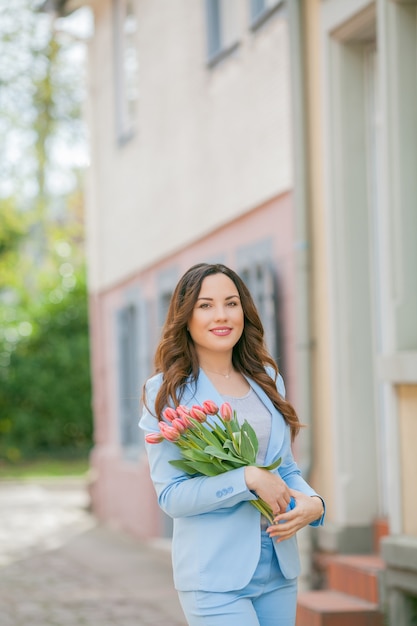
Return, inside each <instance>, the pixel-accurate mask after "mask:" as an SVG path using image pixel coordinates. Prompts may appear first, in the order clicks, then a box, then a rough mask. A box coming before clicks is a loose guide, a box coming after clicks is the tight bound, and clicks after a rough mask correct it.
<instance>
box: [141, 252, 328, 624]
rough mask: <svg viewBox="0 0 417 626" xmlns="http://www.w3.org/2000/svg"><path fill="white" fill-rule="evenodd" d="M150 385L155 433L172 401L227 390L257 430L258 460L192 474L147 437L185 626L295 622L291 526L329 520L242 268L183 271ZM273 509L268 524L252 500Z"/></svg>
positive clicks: (226, 396) (149, 419) (145, 422)
mask: <svg viewBox="0 0 417 626" xmlns="http://www.w3.org/2000/svg"><path fill="white" fill-rule="evenodd" d="M155 365H156V372H157V373H156V374H155V375H154V376H153V377H152V378H150V379H149V380H148V381H147V383H146V386H145V389H144V407H145V408H144V412H143V415H142V418H141V420H140V426H141V428H143V429H144V430H145V431H146V432H147V433H152V432H158V430H159V429H158V420H160V419H162V412H163V410H164V408H166V407H167V406H178V405H179V404H182V405H186V406H188V407H190V408H191V407H192V406H193V405H195V404H198V405H201V404H202V403H203V402H204V401H205V400H213V401H214V402H215V403H216V404H217V405H221V404H222V403H223V402H225V401H227V402H229V403H230V404H231V405H232V408H233V409H235V410H236V411H237V415H238V419H239V421H243V420H244V419H247V420H248V422H250V423H251V425H252V426H253V427H254V429H255V431H256V433H257V436H258V441H259V451H258V456H257V463H258V464H261V465H268V464H270V463H272V462H273V461H274V460H276V459H277V458H279V457H281V458H282V462H281V465H280V466H279V467H278V469H277V470H275V471H268V470H265V469H261V468H260V467H256V466H249V467H242V468H239V469H235V470H231V471H228V472H226V473H224V474H220V475H219V476H214V477H206V476H200V475H196V476H189V475H188V474H185V473H182V472H181V471H180V470H178V469H175V468H174V467H173V465H172V464H170V463H169V461H170V460H172V459H176V458H180V453H179V450H178V447H177V446H175V445H174V444H173V443H170V442H168V441H163V442H162V443H160V444H158V445H151V444H147V453H148V457H149V464H150V471H151V476H152V480H153V483H154V486H155V489H156V492H157V496H158V503H159V505H160V507H161V508H162V509H163V511H165V513H166V514H167V515H169V516H171V517H172V518H173V519H174V531H173V542H172V558H173V570H174V583H175V587H176V589H177V590H178V594H179V599H180V602H181V606H182V608H183V610H184V613H185V615H186V618H187V620H188V623H189V625H190V626H200V625H203V624H205V625H207V626H259V625H260V626H294V624H295V612H296V594H297V576H298V575H299V572H300V564H299V558H298V551H297V543H296V532H297V531H298V530H300V528H302V527H304V526H306V525H307V524H311V525H313V526H318V525H320V524H322V523H323V517H324V505H323V501H322V499H321V497H320V496H318V495H317V494H316V493H315V492H314V490H313V489H312V488H311V487H310V486H309V485H308V484H307V483H306V482H305V481H304V480H303V478H302V477H301V474H300V471H299V469H298V467H297V465H296V463H295V461H294V459H293V456H292V452H291V441H292V439H294V437H295V436H296V434H297V433H298V431H299V428H300V424H299V421H298V418H297V415H296V413H295V411H294V409H293V407H292V406H291V405H290V404H289V403H288V402H287V401H286V400H285V398H284V395H285V389H284V383H283V380H282V378H281V376H280V375H279V374H278V368H277V366H276V364H275V362H274V361H273V359H272V358H271V356H270V355H269V354H268V352H267V350H266V348H265V344H264V339H263V328H262V323H261V321H260V319H259V315H258V313H257V311H256V308H255V305H254V302H253V300H252V297H251V295H250V293H249V291H248V289H247V287H246V286H245V284H244V283H243V281H242V280H241V279H240V278H239V276H238V275H237V274H236V273H235V272H234V271H232V270H231V269H229V268H227V267H226V266H224V265H220V264H216V265H210V264H206V263H201V264H198V265H195V266H193V267H192V268H191V269H189V270H188V271H187V272H186V273H185V274H184V276H183V277H182V278H181V279H180V281H179V283H178V285H177V287H176V289H175V291H174V294H173V296H172V299H171V303H170V307H169V310H168V314H167V319H166V322H165V326H164V328H163V332H162V338H161V341H160V343H159V346H158V348H157V351H156V356H155ZM256 498H262V499H263V500H265V502H267V504H269V506H270V507H271V509H272V511H273V513H274V524H269V523H268V522H267V520H266V519H265V518H263V517H262V516H261V515H260V513H259V511H258V510H257V509H256V508H255V507H253V506H249V502H250V500H254V499H256Z"/></svg>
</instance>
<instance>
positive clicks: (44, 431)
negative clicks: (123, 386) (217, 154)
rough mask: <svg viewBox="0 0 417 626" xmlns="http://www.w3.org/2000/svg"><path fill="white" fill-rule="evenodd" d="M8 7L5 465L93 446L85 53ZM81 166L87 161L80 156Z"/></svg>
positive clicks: (2, 219)
mask: <svg viewBox="0 0 417 626" xmlns="http://www.w3.org/2000/svg"><path fill="white" fill-rule="evenodd" d="M38 6H39V2H38V1H37V0H16V1H14V2H9V3H3V4H2V5H1V6H0V50H1V54H0V141H1V144H2V149H3V156H4V158H3V161H2V168H0V459H7V460H8V461H9V462H17V461H19V460H20V459H24V458H28V457H30V456H33V455H36V454H44V453H46V452H49V453H54V454H56V453H58V452H59V454H61V453H62V452H63V451H70V450H75V451H79V452H80V451H83V452H84V454H85V451H86V450H88V449H89V448H90V446H91V437H92V418H91V400H90V396H91V393H90V372H89V350H88V348H89V345H88V321H87V294H86V288H85V279H84V273H85V272H84V251H83V193H82V182H83V181H82V171H81V170H80V162H82V161H84V162H85V161H86V147H85V133H84V125H83V122H82V119H81V116H80V104H81V102H82V98H83V94H84V85H83V54H84V53H83V50H84V52H85V46H84V45H83V44H82V42H79V41H77V40H76V39H74V38H73V37H72V36H71V35H70V34H69V33H68V32H67V31H65V29H64V28H63V27H62V25H61V26H59V27H57V26H58V25H57V24H54V23H53V22H52V20H51V17H50V16H48V15H47V14H45V13H42V12H39V11H37V10H36V9H37V7H38ZM83 155H84V157H83Z"/></svg>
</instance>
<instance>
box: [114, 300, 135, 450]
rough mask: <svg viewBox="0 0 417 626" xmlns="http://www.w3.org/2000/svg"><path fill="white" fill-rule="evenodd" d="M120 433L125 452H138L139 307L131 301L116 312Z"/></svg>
mask: <svg viewBox="0 0 417 626" xmlns="http://www.w3.org/2000/svg"><path fill="white" fill-rule="evenodd" d="M117 347H118V350H117V354H118V368H117V369H118V382H119V433H120V443H121V445H122V447H123V449H124V452H125V454H126V456H128V457H130V456H131V457H134V456H136V452H137V448H138V445H139V427H138V420H139V396H140V381H139V353H138V308H137V306H136V305H135V304H133V303H131V304H128V305H127V306H125V307H123V308H122V309H120V310H119V311H118V313H117Z"/></svg>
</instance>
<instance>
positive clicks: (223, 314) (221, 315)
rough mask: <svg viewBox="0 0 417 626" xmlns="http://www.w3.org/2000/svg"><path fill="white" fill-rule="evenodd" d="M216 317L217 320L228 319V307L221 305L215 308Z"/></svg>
mask: <svg viewBox="0 0 417 626" xmlns="http://www.w3.org/2000/svg"><path fill="white" fill-rule="evenodd" d="M214 313H215V319H216V320H225V319H227V309H226V307H224V306H222V305H219V306H216V308H215V311H214Z"/></svg>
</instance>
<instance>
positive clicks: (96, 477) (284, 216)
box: [90, 193, 296, 538]
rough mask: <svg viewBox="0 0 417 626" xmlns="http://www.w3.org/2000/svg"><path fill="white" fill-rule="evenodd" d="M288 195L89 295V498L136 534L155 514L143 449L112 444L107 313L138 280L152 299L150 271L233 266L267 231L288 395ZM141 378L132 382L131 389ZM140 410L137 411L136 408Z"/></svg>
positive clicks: (112, 366) (154, 531) (113, 367)
mask: <svg viewBox="0 0 417 626" xmlns="http://www.w3.org/2000/svg"><path fill="white" fill-rule="evenodd" d="M292 215H293V214H292V195H291V194H290V193H287V194H284V195H282V196H279V197H277V198H273V199H272V200H270V201H268V202H265V203H264V204H263V205H261V206H259V207H257V208H256V209H254V210H252V211H250V212H248V213H246V214H245V215H243V216H241V217H240V218H239V219H238V220H235V221H233V222H232V223H229V224H226V225H225V226H224V227H223V228H220V229H218V230H216V231H214V232H212V233H210V234H208V235H207V236H206V237H204V238H202V239H200V240H198V241H195V242H193V243H191V244H190V245H189V246H188V247H187V248H184V249H182V250H179V251H178V252H177V253H176V254H174V255H171V256H170V257H168V258H164V259H163V260H161V262H160V263H158V264H156V265H153V266H152V267H149V268H147V269H146V270H145V271H142V272H138V274H137V275H136V276H132V277H130V278H129V279H128V280H125V281H124V282H123V283H120V284H118V285H116V286H114V288H112V289H109V290H107V291H105V292H103V293H100V294H97V295H92V296H91V299H90V319H91V343H92V373H93V388H94V400H93V406H94V416H95V417H94V419H95V447H94V449H93V451H92V454H91V477H92V479H91V497H92V505H93V510H94V512H95V514H96V515H97V516H98V517H99V518H100V519H103V520H104V521H106V522H108V523H112V524H115V525H118V526H120V527H122V528H124V529H126V530H129V531H131V532H132V533H133V534H135V535H138V536H140V537H142V538H146V537H153V536H159V535H161V533H162V521H161V515H160V513H159V509H158V507H157V504H156V498H155V494H154V491H153V487H152V484H151V481H150V478H149V473H148V468H147V461H146V456H145V454H144V453H143V454H142V455H141V457H140V459H139V461H138V462H135V463H134V462H128V461H126V460H124V459H123V458H122V450H121V447H120V445H119V443H118V423H117V417H116V416H117V410H118V407H117V389H116V371H117V363H116V354H115V348H116V340H115V336H114V335H115V331H114V319H115V313H116V311H117V309H118V308H119V307H120V306H121V305H122V303H123V296H124V293H125V291H126V289H128V288H129V287H132V286H135V285H139V286H140V289H141V293H142V294H143V296H144V297H145V298H146V299H147V300H152V299H154V300H156V298H157V296H158V292H157V278H158V275H159V274H160V272H161V271H163V270H165V269H168V268H170V267H172V266H173V265H175V267H176V268H178V269H179V272H180V274H179V275H181V274H182V273H183V271H185V270H186V269H187V268H188V267H190V266H191V265H193V264H194V263H198V262H201V261H206V260H210V259H213V257H216V256H220V255H222V258H223V259H224V262H225V263H226V265H230V266H231V267H232V268H234V267H236V256H237V250H238V249H239V248H241V247H244V246H250V245H251V244H256V243H257V242H258V241H262V240H265V239H266V238H269V239H271V240H272V244H273V259H272V261H273V263H274V265H275V267H276V268H277V271H278V280H279V284H280V294H281V298H282V307H283V311H282V313H281V315H282V320H283V331H284V332H283V348H284V353H285V366H286V369H285V372H284V376H285V382H286V386H287V394H288V396H289V398H290V399H291V398H294V392H295V383H296V381H295V371H294V318H295V310H294V288H293V285H294V236H293V219H292ZM143 382H144V381H138V396H140V393H141V386H142V384H143ZM138 416H139V413H138Z"/></svg>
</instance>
